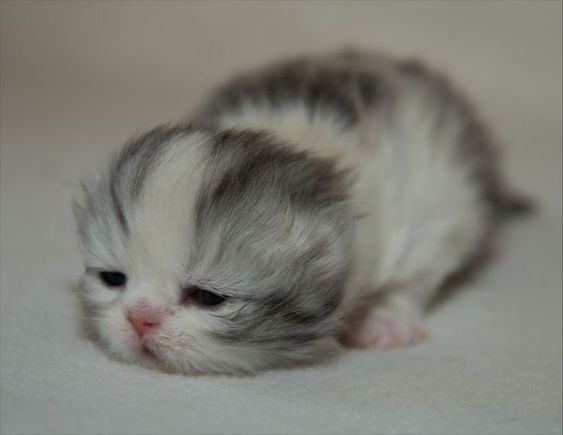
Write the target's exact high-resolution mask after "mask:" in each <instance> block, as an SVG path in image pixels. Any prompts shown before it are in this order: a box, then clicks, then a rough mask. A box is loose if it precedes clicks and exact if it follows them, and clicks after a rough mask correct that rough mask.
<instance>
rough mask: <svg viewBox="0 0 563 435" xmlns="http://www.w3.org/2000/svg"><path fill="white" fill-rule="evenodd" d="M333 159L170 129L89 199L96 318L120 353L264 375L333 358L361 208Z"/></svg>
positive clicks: (144, 140) (83, 228) (270, 142)
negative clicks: (351, 200) (354, 209)
mask: <svg viewBox="0 0 563 435" xmlns="http://www.w3.org/2000/svg"><path fill="white" fill-rule="evenodd" d="M345 178H346V177H345V175H344V174H342V173H340V172H338V171H336V170H335V168H334V167H333V165H332V164H331V163H330V162H327V161H324V160H320V159H315V158H312V157H310V156H309V155H307V154H305V153H298V152H296V151H294V150H292V149H291V148H290V147H288V146H285V145H283V144H280V143H278V142H276V141H275V140H274V139H272V138H271V137H270V136H268V135H266V134H264V133H260V132H255V131H244V130H227V131H225V130H223V131H219V130H214V129H210V128H190V127H188V128H164V127H163V128H158V129H155V130H153V131H151V132H149V133H147V134H145V135H144V136H142V137H140V138H138V139H136V140H134V141H132V142H131V143H129V144H128V145H127V146H126V147H125V148H124V149H123V150H122V151H121V153H120V154H119V155H118V156H117V157H116V159H115V160H114V161H113V163H112V165H111V167H110V169H109V172H108V173H107V176H105V177H103V178H102V179H101V180H99V181H97V182H95V183H92V184H90V185H89V186H87V187H86V188H85V189H84V195H83V198H82V199H81V200H80V201H78V202H77V203H76V204H75V214H76V216H77V221H78V226H79V232H80V236H81V241H82V247H83V252H84V261H85V270H86V272H85V274H84V277H83V281H82V286H81V299H82V301H83V304H84V307H85V309H86V310H85V311H86V313H87V318H88V320H89V323H90V324H91V326H92V328H93V330H94V331H95V333H96V335H97V337H98V338H99V341H100V343H101V344H102V346H103V347H104V348H105V349H107V350H108V351H109V352H110V353H111V354H112V355H114V356H116V357H118V358H119V359H122V360H125V361H129V362H136V363H141V364H144V365H150V366H157V367H160V368H162V369H164V370H168V371H179V372H186V373H209V372H231V373H232V372H252V371H256V370H259V369H262V368H267V367H275V366H287V365H292V364H298V363H307V362H311V361H314V360H316V359H319V358H321V357H323V356H327V355H330V354H331V353H332V352H333V351H334V350H335V349H336V348H337V344H336V340H335V338H334V337H335V334H336V332H337V327H338V324H339V319H340V317H341V315H342V296H343V291H344V286H345V283H346V278H347V272H348V263H349V260H348V255H347V254H348V250H349V242H350V239H351V231H352V229H351V227H352V219H351V216H350V215H349V213H348V205H347V203H346V196H347V189H346V181H345Z"/></svg>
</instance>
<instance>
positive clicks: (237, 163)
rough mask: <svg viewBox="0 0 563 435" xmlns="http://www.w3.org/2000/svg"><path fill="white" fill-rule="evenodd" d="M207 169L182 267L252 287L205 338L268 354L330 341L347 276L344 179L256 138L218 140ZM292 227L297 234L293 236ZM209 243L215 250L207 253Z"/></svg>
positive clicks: (248, 134)
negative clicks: (241, 278)
mask: <svg viewBox="0 0 563 435" xmlns="http://www.w3.org/2000/svg"><path fill="white" fill-rule="evenodd" d="M209 159H210V161H209V163H208V167H209V168H210V169H209V171H208V173H207V176H206V179H205V180H204V182H203V184H202V187H201V191H200V194H199V197H198V201H197V205H196V229H195V232H196V246H197V248H196V249H194V251H193V252H194V253H195V255H196V257H195V258H193V259H192V261H191V263H193V264H197V263H198V262H206V263H211V265H210V266H209V269H210V270H213V273H212V274H213V276H214V278H215V279H220V277H222V276H225V277H227V276H233V275H236V274H237V269H241V268H242V269H244V270H245V274H246V276H248V279H247V280H245V282H244V285H246V286H249V287H251V289H246V290H247V292H246V293H245V296H244V297H243V298H242V299H244V301H245V306H244V307H243V308H242V309H241V310H240V312H239V313H237V315H236V316H233V317H231V318H225V319H224V320H225V323H224V325H223V327H222V328H221V329H220V330H217V331H214V332H213V335H214V336H215V337H216V338H218V339H220V340H222V341H228V342H246V343H255V344H268V346H274V347H275V346H283V345H289V344H290V343H291V344H292V345H293V346H301V345H305V344H306V343H311V342H312V341H314V340H317V339H319V338H321V337H325V336H327V335H330V331H331V328H332V329H334V328H335V327H336V323H335V322H334V319H331V315H333V314H334V313H335V311H336V310H337V309H338V307H339V305H340V301H341V297H342V292H343V291H344V288H345V282H346V278H347V272H348V258H347V246H348V244H349V239H350V237H351V227H352V218H351V216H350V215H349V211H348V207H347V203H346V201H347V197H348V193H347V189H348V182H347V177H346V174H345V173H341V172H338V171H337V170H336V169H335V168H334V166H333V164H332V163H331V162H330V161H326V160H322V159H316V158H313V157H311V156H309V155H308V154H307V153H303V152H295V151H293V150H292V149H291V148H290V147H289V146H287V145H285V144H281V143H278V142H276V141H275V140H274V139H272V138H271V137H270V136H269V135H267V134H266V133H264V132H258V131H243V130H240V131H235V130H229V131H222V132H218V133H217V134H216V135H215V137H214V140H213V141H212V143H211V145H210V149H209ZM295 227H299V228H301V227H304V228H305V230H304V231H305V234H304V235H299V236H295V235H292V234H291V233H292V231H295V229H294V228H295ZM217 234H220V236H217ZM292 238H294V239H295V240H293V239H292ZM303 238H304V239H303ZM210 239H219V240H220V242H219V244H218V246H216V247H215V249H214V252H209V250H210V246H209V243H208V241H209V240H210ZM198 256H200V257H201V256H203V257H208V258H211V260H209V259H207V260H206V259H204V258H200V257H198ZM233 262H236V264H233ZM224 281H229V279H227V278H225V279H224ZM234 285H235V286H236V283H234ZM233 290H234V291H236V289H233Z"/></svg>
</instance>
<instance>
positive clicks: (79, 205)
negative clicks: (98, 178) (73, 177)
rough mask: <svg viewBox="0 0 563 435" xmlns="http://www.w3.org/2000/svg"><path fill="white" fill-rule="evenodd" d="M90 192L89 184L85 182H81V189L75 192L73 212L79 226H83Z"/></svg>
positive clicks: (79, 227)
mask: <svg viewBox="0 0 563 435" xmlns="http://www.w3.org/2000/svg"><path fill="white" fill-rule="evenodd" d="M89 197H90V193H89V190H88V186H87V184H86V183H85V182H81V183H80V189H79V190H77V192H75V193H74V194H73V198H72V213H73V215H74V221H75V223H76V226H77V228H78V229H79V230H80V229H81V228H82V222H83V220H84V216H85V213H86V207H87V204H88V202H89Z"/></svg>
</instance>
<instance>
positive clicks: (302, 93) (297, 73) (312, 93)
mask: <svg viewBox="0 0 563 435" xmlns="http://www.w3.org/2000/svg"><path fill="white" fill-rule="evenodd" d="M353 55H354V54H353V53H352V52H343V53H342V56H343V57H350V56H353ZM336 60H337V61H336V62H335V61H334V60H333V59H324V60H319V59H316V58H311V57H301V58H296V59H293V60H289V61H286V62H284V63H281V64H274V65H272V66H270V67H268V68H265V69H263V70H260V71H258V72H252V73H246V74H242V75H240V76H238V77H236V78H235V79H233V80H231V81H230V82H228V83H227V84H226V85H224V86H223V87H221V88H219V90H218V91H217V92H215V93H214V94H213V95H212V96H211V98H210V99H209V100H208V101H209V103H208V104H207V106H205V107H204V109H203V110H202V111H201V113H200V114H199V116H198V119H200V120H203V121H207V122H213V120H214V119H216V117H217V116H220V115H222V114H224V113H226V112H236V111H237V110H239V109H241V108H242V106H243V105H244V104H248V103H251V104H257V105H262V104H266V105H269V106H271V107H279V106H281V105H284V104H286V103H291V102H293V101H303V102H304V103H305V106H306V108H307V109H308V111H309V113H310V114H311V116H312V115H313V114H315V113H316V112H318V111H322V110H326V109H327V108H329V109H331V110H333V111H335V112H336V113H338V115H339V117H340V118H341V120H342V125H344V126H347V127H352V126H353V125H355V124H357V123H358V122H359V120H360V118H361V116H362V111H363V110H365V109H366V108H369V107H373V106H374V105H375V104H377V103H378V101H379V100H381V99H382V97H383V95H384V92H383V89H382V87H381V84H382V83H381V81H380V80H379V78H378V76H377V74H375V73H374V71H370V70H369V69H367V68H365V67H363V65H362V64H359V63H354V62H348V63H344V62H338V60H340V59H339V58H336Z"/></svg>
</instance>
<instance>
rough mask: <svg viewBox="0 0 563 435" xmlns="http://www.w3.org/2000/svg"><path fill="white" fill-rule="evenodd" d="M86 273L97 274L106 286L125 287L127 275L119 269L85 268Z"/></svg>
mask: <svg viewBox="0 0 563 435" xmlns="http://www.w3.org/2000/svg"><path fill="white" fill-rule="evenodd" d="M86 273H89V274H91V275H94V276H97V277H98V278H99V279H100V281H101V282H102V283H103V284H104V285H105V286H106V287H111V288H117V287H125V284H127V275H125V274H124V273H123V272H120V271H119V270H100V269H95V268H87V269H86Z"/></svg>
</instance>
